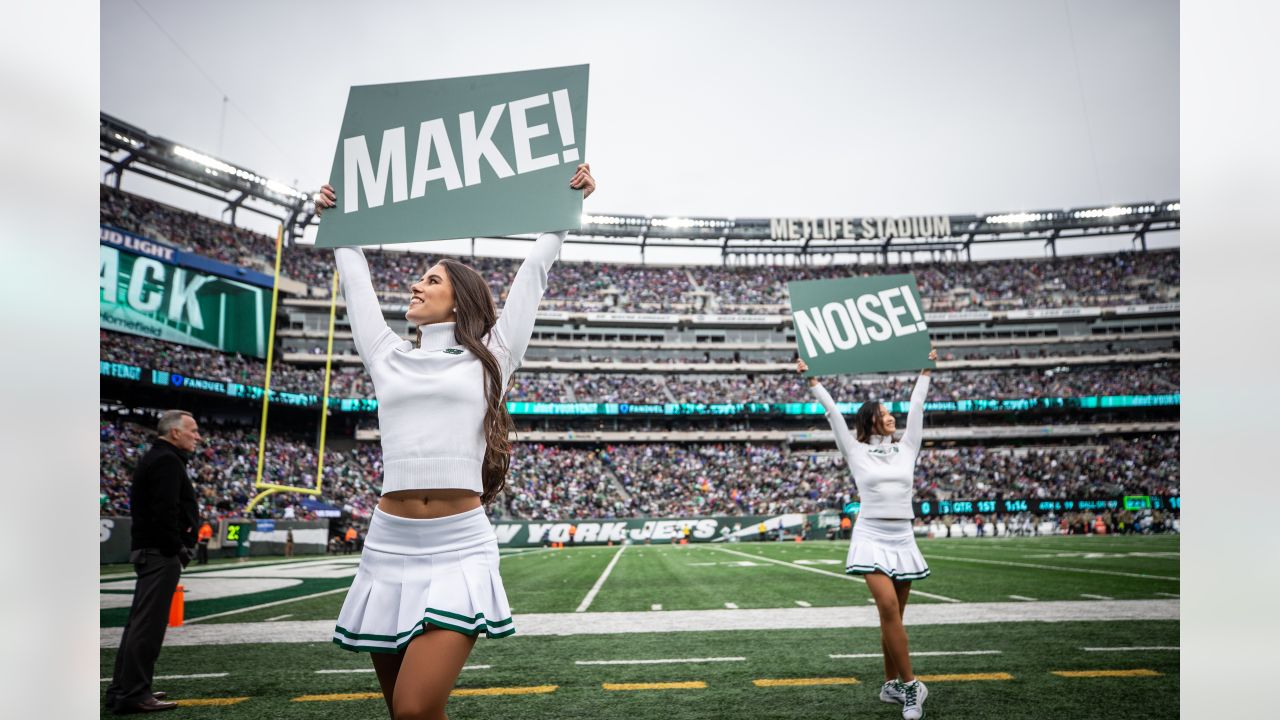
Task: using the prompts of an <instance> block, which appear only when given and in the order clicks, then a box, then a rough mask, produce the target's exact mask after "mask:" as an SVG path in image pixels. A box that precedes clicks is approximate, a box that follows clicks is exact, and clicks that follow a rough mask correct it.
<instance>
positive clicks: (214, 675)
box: [98, 672, 231, 682]
mask: <svg viewBox="0 0 1280 720" xmlns="http://www.w3.org/2000/svg"><path fill="white" fill-rule="evenodd" d="M230 674H231V673H224V672H220V673H196V674H194V675H156V676H155V677H153V678H151V679H152V680H199V679H201V678H219V677H226V676H228V675H230ZM98 682H111V678H102V679H101V680H99V681H98Z"/></svg>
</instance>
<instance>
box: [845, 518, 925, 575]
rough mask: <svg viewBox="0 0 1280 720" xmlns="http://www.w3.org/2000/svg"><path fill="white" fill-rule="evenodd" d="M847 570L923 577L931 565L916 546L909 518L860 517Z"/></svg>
mask: <svg viewBox="0 0 1280 720" xmlns="http://www.w3.org/2000/svg"><path fill="white" fill-rule="evenodd" d="M844 566H845V567H844V571H845V572H846V573H847V574H849V575H869V574H871V573H874V572H877V571H878V572H882V573H884V574H885V575H888V576H889V577H891V578H893V579H894V580H923V579H924V578H927V577H929V564H928V563H926V562H925V561H924V556H923V555H921V554H920V548H919V547H917V546H916V534H915V530H914V529H913V528H912V526H911V521H910V520H882V519H880V518H858V521H857V522H855V523H854V524H853V537H852V538H850V540H849V556H848V557H847V558H846V559H845V563H844Z"/></svg>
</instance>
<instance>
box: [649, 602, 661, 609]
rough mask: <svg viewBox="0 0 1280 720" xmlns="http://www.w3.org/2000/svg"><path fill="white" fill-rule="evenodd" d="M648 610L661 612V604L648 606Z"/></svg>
mask: <svg viewBox="0 0 1280 720" xmlns="http://www.w3.org/2000/svg"><path fill="white" fill-rule="evenodd" d="M649 609H650V610H661V609H662V603H654V604H653V605H650V606H649Z"/></svg>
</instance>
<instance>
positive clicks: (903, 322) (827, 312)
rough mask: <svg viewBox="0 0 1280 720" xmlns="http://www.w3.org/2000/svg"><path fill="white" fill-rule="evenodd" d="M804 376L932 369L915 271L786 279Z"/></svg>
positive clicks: (927, 328)
mask: <svg viewBox="0 0 1280 720" xmlns="http://www.w3.org/2000/svg"><path fill="white" fill-rule="evenodd" d="M787 289H788V290H789V291H790V292H791V318H792V321H793V323H794V324H795V330H796V346H797V347H798V348H799V352H800V358H801V359H802V360H804V361H805V363H807V364H808V366H809V372H808V373H807V375H810V376H814V375H837V374H841V373H864V372H885V371H893V370H919V369H922V368H926V367H928V368H932V367H934V363H933V362H931V361H930V360H929V359H928V357H929V349H930V347H931V342H930V340H929V327H928V325H926V324H925V319H924V312H923V310H922V308H923V307H924V305H923V303H921V302H920V293H919V292H918V291H917V290H916V278H915V276H914V275H879V276H875V277H852V278H843V279H839V280H804V281H799V282H791V283H787Z"/></svg>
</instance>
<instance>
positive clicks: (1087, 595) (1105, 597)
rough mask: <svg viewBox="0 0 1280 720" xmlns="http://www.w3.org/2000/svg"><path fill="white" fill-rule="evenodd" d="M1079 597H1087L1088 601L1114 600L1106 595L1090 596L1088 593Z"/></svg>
mask: <svg viewBox="0 0 1280 720" xmlns="http://www.w3.org/2000/svg"><path fill="white" fill-rule="evenodd" d="M1080 597H1087V598H1089V599H1090V600H1115V598H1113V597H1108V596H1106V595H1091V594H1089V593H1080Z"/></svg>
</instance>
